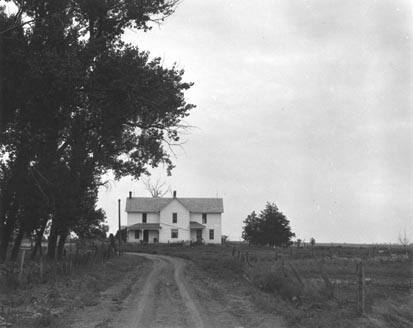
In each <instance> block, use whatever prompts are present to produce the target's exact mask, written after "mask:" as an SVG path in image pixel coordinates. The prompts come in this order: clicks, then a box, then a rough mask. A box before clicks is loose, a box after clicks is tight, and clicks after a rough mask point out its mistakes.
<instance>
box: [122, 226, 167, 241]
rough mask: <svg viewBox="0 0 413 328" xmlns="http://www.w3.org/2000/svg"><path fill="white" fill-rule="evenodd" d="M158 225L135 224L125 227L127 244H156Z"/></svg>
mask: <svg viewBox="0 0 413 328" xmlns="http://www.w3.org/2000/svg"><path fill="white" fill-rule="evenodd" d="M159 229H161V227H160V224H159V223H136V224H134V225H131V226H129V227H127V230H128V242H130V243H139V242H141V243H146V244H156V243H158V242H159Z"/></svg>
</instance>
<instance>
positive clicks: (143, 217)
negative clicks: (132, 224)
mask: <svg viewBox="0 0 413 328" xmlns="http://www.w3.org/2000/svg"><path fill="white" fill-rule="evenodd" d="M146 219H147V214H146V213H142V223H146Z"/></svg>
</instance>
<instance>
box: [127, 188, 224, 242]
mask: <svg viewBox="0 0 413 328" xmlns="http://www.w3.org/2000/svg"><path fill="white" fill-rule="evenodd" d="M223 211H224V206H223V200H222V198H178V197H177V196H176V191H174V196H173V197H172V198H169V197H158V198H151V197H132V194H131V193H129V197H128V198H127V200H126V212H127V230H128V234H127V240H128V242H145V243H157V242H159V243H168V242H170V243H173V242H189V241H191V242H203V243H206V244H220V243H221V216H222V213H223Z"/></svg>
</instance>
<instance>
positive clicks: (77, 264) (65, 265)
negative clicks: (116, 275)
mask: <svg viewBox="0 0 413 328" xmlns="http://www.w3.org/2000/svg"><path fill="white" fill-rule="evenodd" d="M115 255H116V251H115V249H114V248H113V247H112V246H111V245H110V244H109V243H100V244H94V245H93V244H92V245H87V246H85V245H79V244H77V245H75V246H74V247H73V249H72V247H70V249H68V248H65V252H64V254H63V256H62V257H61V258H60V259H52V260H51V259H48V258H47V257H46V256H43V255H38V256H36V258H35V259H31V258H30V249H21V251H20V255H19V258H18V259H17V261H13V262H8V263H4V264H1V265H0V283H1V284H4V286H7V288H12V289H13V288H17V287H21V286H25V285H31V284H36V283H45V282H49V281H56V279H57V278H58V277H59V276H66V275H71V274H72V273H75V272H76V271H77V270H79V269H81V268H84V267H88V266H92V265H96V264H101V263H104V262H105V261H107V260H108V259H110V258H112V257H113V256H115Z"/></svg>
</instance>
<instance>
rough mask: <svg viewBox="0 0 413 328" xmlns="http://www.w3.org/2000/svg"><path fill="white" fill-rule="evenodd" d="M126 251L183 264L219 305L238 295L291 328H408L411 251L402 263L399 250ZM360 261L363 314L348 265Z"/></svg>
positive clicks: (411, 317)
mask: <svg viewBox="0 0 413 328" xmlns="http://www.w3.org/2000/svg"><path fill="white" fill-rule="evenodd" d="M128 249H129V250H134V251H138V252H147V253H157V254H167V255H172V256H178V257H182V258H185V259H188V260H190V261H192V262H193V263H194V265H195V267H197V268H198V269H199V270H200V271H202V272H205V273H207V274H208V275H209V276H210V277H211V278H212V279H213V280H214V281H212V282H211V288H213V287H214V286H215V287H216V290H215V292H216V293H217V295H218V294H221V296H220V297H222V298H223V299H226V296H225V294H226V293H227V292H228V291H227V290H225V289H228V288H243V289H244V290H245V289H246V290H247V292H246V295H245V297H246V298H249V299H251V300H252V301H253V302H254V304H255V305H256V306H257V308H259V309H260V311H261V312H262V313H261V315H262V316H263V317H264V316H265V315H266V314H274V313H276V314H279V315H280V316H282V317H283V318H284V319H285V320H286V322H287V323H288V325H289V326H291V327H331V326H332V325H333V324H334V326H335V327H411V326H412V324H413V315H412V314H411V311H410V309H411V308H412V305H413V302H412V281H413V280H412V278H413V266H412V259H411V258H412V257H411V250H409V252H410V254H409V255H410V256H408V255H406V253H405V249H403V248H397V247H393V248H391V249H389V248H383V247H381V248H380V247H328V246H320V247H317V246H316V247H314V248H299V249H298V248H289V249H272V248H258V247H248V246H247V245H241V244H238V245H236V246H232V245H227V246H198V247H168V246H162V245H158V246H155V247H149V248H142V247H136V246H129V248H128ZM247 253H248V260H247ZM360 261H362V262H363V265H364V270H365V280H364V281H365V310H364V314H359V312H358V308H357V295H358V294H357V293H358V288H359V286H358V279H359V278H358V275H357V274H356V265H357V263H359V262H360ZM236 281H238V282H239V281H242V285H243V286H242V287H241V286H240V285H238V286H237V287H234V285H233V284H234V282H236ZM231 286H232V287H231ZM226 301H227V302H230V301H231V300H228V299H226ZM238 310H239V309H238Z"/></svg>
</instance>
